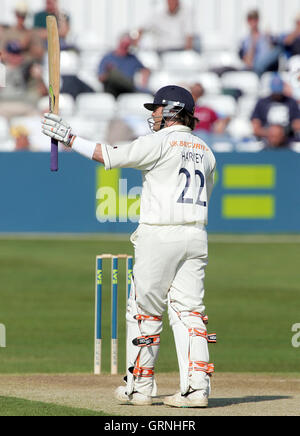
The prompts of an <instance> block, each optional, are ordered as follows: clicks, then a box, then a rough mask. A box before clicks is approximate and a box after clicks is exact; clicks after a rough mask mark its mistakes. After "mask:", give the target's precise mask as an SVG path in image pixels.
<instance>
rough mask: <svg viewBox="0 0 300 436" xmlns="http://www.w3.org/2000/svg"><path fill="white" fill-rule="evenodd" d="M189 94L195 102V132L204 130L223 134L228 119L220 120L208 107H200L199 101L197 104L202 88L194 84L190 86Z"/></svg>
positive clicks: (202, 93) (202, 91)
mask: <svg viewBox="0 0 300 436" xmlns="http://www.w3.org/2000/svg"><path fill="white" fill-rule="evenodd" d="M190 92H191V94H192V96H193V98H194V101H195V113H194V115H195V117H196V118H198V120H199V122H198V123H197V124H196V126H195V130H205V131H206V132H209V133H216V134H223V133H224V132H225V129H226V126H227V124H228V123H229V121H230V118H229V117H225V118H222V117H221V116H219V115H218V114H217V113H216V112H215V111H214V110H213V109H211V108H210V107H207V106H205V105H201V100H200V102H199V99H201V97H202V96H203V95H204V88H203V86H202V85H201V84H200V83H195V84H194V85H193V86H191V88H190Z"/></svg>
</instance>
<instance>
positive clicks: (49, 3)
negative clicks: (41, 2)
mask: <svg viewBox="0 0 300 436" xmlns="http://www.w3.org/2000/svg"><path fill="white" fill-rule="evenodd" d="M48 15H55V16H56V18H58V17H59V8H58V0H46V1H45V9H44V10H43V11H40V12H37V13H36V14H35V15H34V20H33V27H35V28H38V29H46V27H47V24H46V18H47V16H48Z"/></svg>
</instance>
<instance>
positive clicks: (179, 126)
mask: <svg viewBox="0 0 300 436" xmlns="http://www.w3.org/2000/svg"><path fill="white" fill-rule="evenodd" d="M191 131H192V129H191V128H190V127H188V126H184V125H182V124H175V125H174V126H170V127H165V128H163V129H161V130H160V131H159V132H164V133H170V132H191ZM157 133H158V132H157Z"/></svg>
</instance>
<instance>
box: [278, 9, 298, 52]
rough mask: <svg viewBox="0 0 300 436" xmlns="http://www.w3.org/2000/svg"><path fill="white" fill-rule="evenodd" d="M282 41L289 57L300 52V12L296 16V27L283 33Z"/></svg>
mask: <svg viewBox="0 0 300 436" xmlns="http://www.w3.org/2000/svg"><path fill="white" fill-rule="evenodd" d="M282 42H283V45H284V48H285V50H286V54H287V55H288V57H290V56H295V55H299V54H300V14H298V15H297V16H296V19H295V27H294V29H293V30H292V31H291V32H290V33H289V34H285V35H283V37H282Z"/></svg>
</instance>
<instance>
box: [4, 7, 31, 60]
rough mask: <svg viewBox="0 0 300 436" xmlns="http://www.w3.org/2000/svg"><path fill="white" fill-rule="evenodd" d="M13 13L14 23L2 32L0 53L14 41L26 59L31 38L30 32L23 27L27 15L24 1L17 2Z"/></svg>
mask: <svg viewBox="0 0 300 436" xmlns="http://www.w3.org/2000/svg"><path fill="white" fill-rule="evenodd" d="M14 12H15V17H16V23H15V25H13V26H11V27H8V28H7V29H5V30H4V31H3V32H2V35H1V38H0V51H1V50H3V49H5V47H6V45H7V43H8V42H10V41H15V42H17V43H18V44H19V45H20V47H21V49H22V52H23V55H24V58H26V56H27V55H28V51H29V46H30V42H31V37H32V32H31V30H30V29H27V28H26V26H25V20H26V16H27V14H28V6H27V3H26V2H25V1H19V2H18V3H17V4H16V6H15V9H14Z"/></svg>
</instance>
